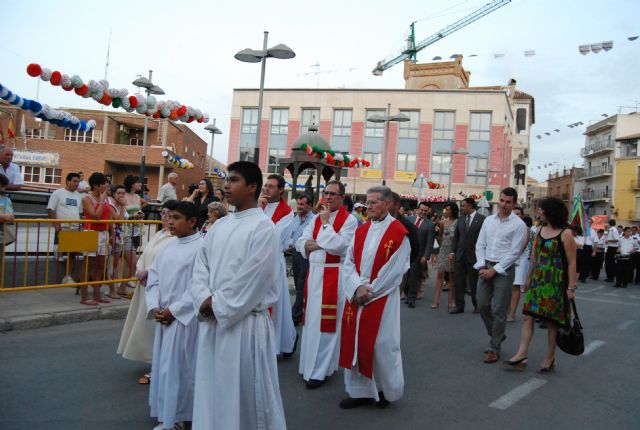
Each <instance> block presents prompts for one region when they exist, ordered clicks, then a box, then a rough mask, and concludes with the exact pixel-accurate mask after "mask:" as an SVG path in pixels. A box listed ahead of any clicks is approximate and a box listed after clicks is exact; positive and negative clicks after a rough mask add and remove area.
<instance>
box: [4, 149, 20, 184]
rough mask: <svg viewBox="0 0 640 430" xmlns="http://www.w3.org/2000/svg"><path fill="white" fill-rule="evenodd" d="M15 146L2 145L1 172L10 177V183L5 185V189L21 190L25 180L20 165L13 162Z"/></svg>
mask: <svg viewBox="0 0 640 430" xmlns="http://www.w3.org/2000/svg"><path fill="white" fill-rule="evenodd" d="M12 160H13V148H11V147H10V146H4V145H0V173H2V174H3V175H5V176H6V177H7V178H8V179H9V185H7V186H6V187H5V191H20V189H21V188H22V184H24V180H23V179H22V172H21V171H20V166H18V165H17V164H16V163H13V162H12Z"/></svg>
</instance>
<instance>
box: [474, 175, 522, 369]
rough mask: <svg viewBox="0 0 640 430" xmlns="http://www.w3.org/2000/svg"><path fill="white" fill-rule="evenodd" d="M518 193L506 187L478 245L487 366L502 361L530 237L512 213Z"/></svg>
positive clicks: (477, 255) (479, 288) (480, 236)
mask: <svg viewBox="0 0 640 430" xmlns="http://www.w3.org/2000/svg"><path fill="white" fill-rule="evenodd" d="M517 200H518V192H517V191H516V190H515V189H513V188H511V187H508V188H505V189H503V190H502V191H501V192H500V200H499V202H498V208H499V210H498V213H497V214H496V215H491V216H488V217H487V218H486V219H485V221H484V223H483V224H482V228H481V229H480V235H479V236H478V241H477V242H476V259H477V261H476V263H475V264H474V266H473V267H474V268H475V269H476V270H478V276H479V279H478V293H477V294H478V296H477V300H478V307H479V308H480V316H481V317H482V321H483V322H484V325H485V327H486V329H487V334H488V335H489V337H490V338H491V340H490V342H489V347H488V348H487V349H486V350H485V357H484V362H485V363H495V362H497V361H498V360H499V359H500V346H501V345H502V342H503V341H504V339H505V337H506V336H505V334H504V332H505V325H506V320H507V311H508V309H509V304H510V302H511V285H512V284H513V280H514V277H515V262H516V260H517V259H518V257H520V254H522V251H523V249H524V246H525V244H526V239H527V237H528V232H527V226H526V224H525V223H524V222H523V221H522V220H521V219H520V218H519V217H518V216H516V214H514V213H513V212H512V210H513V207H514V205H515V204H516V202H517Z"/></svg>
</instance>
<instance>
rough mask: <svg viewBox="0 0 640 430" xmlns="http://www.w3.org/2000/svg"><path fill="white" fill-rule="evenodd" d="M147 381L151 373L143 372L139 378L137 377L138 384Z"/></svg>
mask: <svg viewBox="0 0 640 430" xmlns="http://www.w3.org/2000/svg"><path fill="white" fill-rule="evenodd" d="M149 383H151V374H150V373H145V374H144V375H142V376H141V377H140V378H138V384H140V385H148V384H149Z"/></svg>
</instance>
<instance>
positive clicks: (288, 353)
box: [282, 333, 298, 358]
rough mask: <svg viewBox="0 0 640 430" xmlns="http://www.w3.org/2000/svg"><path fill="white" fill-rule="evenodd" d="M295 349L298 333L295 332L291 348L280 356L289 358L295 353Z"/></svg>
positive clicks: (296, 347)
mask: <svg viewBox="0 0 640 430" xmlns="http://www.w3.org/2000/svg"><path fill="white" fill-rule="evenodd" d="M296 349H298V333H296V340H295V341H294V342H293V350H291V352H283V353H282V357H283V358H289V357H291V356H293V354H295V353H296Z"/></svg>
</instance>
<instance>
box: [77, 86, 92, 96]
mask: <svg viewBox="0 0 640 430" xmlns="http://www.w3.org/2000/svg"><path fill="white" fill-rule="evenodd" d="M74 91H75V93H76V94H77V95H79V96H83V95H85V94H87V92H89V87H88V86H87V84H83V85H82V86H81V87H80V88H76V89H75V90H74Z"/></svg>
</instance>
